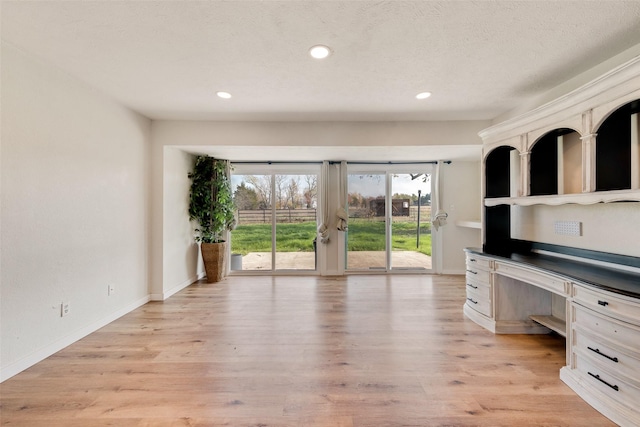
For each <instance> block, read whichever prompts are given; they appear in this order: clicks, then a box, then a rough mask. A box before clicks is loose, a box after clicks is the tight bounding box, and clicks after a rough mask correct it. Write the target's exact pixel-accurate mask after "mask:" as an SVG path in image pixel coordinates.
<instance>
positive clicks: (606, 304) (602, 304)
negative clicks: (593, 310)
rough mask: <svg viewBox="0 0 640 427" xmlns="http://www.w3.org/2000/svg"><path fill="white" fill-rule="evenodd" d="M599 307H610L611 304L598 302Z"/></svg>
mask: <svg viewBox="0 0 640 427" xmlns="http://www.w3.org/2000/svg"><path fill="white" fill-rule="evenodd" d="M598 305H601V306H603V307H606V306H608V305H609V303H608V302H606V301H602V300H598Z"/></svg>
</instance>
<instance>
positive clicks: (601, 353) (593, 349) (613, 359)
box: [587, 347, 618, 363]
mask: <svg viewBox="0 0 640 427" xmlns="http://www.w3.org/2000/svg"><path fill="white" fill-rule="evenodd" d="M587 348H588V349H589V350H591V351H593V352H594V353H596V354H599V355H600V356H602V357H606V358H607V359H609V360H611V361H612V362H616V363H618V358H617V357H611V356H608V355H606V354H604V353H603V352H601V351H600V349H599V348H591V347H587Z"/></svg>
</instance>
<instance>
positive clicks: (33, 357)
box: [0, 296, 150, 382]
mask: <svg viewBox="0 0 640 427" xmlns="http://www.w3.org/2000/svg"><path fill="white" fill-rule="evenodd" d="M149 301H150V298H149V296H145V297H143V298H140V299H139V300H137V301H135V302H133V303H132V304H129V305H127V306H125V307H123V308H121V309H120V310H118V311H116V312H113V313H111V314H110V315H108V316H107V317H104V318H102V319H100V320H98V321H96V322H93V323H92V324H90V325H88V326H85V327H84V328H82V329H80V330H78V331H76V332H73V333H71V334H69V335H67V336H66V337H64V338H61V339H59V340H57V341H55V342H53V343H51V344H49V345H47V346H46V347H44V348H42V349H40V350H38V351H36V352H34V353H32V354H30V355H29V356H27V357H24V358H22V359H20V360H17V361H15V362H13V363H11V364H10V365H8V366H4V367H2V368H1V369H0V382H3V381H5V380H7V379H9V378H11V377H13V376H14V375H17V374H19V373H20V372H22V371H24V370H25V369H27V368H30V367H31V366H33V365H35V364H36V363H38V362H41V361H43V360H44V359H46V358H47V357H49V356H51V355H52V354H55V353H57V352H58V351H60V350H62V349H63V348H65V347H67V346H69V345H71V344H73V343H74V342H76V341H79V340H81V339H82V338H84V337H86V336H87V335H89V334H91V333H92V332H95V331H97V330H98V329H100V328H102V327H103V326H106V325H108V324H109V323H111V322H113V321H114V320H116V319H118V318H120V317H122V316H124V315H125V314H127V313H129V312H131V311H133V310H135V309H136V308H138V307H140V306H143V305H145V304H146V303H148V302H149Z"/></svg>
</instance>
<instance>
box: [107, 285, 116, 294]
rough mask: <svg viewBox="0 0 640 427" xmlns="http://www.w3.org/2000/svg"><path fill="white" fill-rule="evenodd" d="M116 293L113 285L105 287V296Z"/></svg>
mask: <svg viewBox="0 0 640 427" xmlns="http://www.w3.org/2000/svg"><path fill="white" fill-rule="evenodd" d="M115 292H116V287H115V286H114V285H109V286H108V287H107V295H108V296H111V295H113V294H114V293H115Z"/></svg>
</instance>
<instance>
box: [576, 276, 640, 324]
mask: <svg viewBox="0 0 640 427" xmlns="http://www.w3.org/2000/svg"><path fill="white" fill-rule="evenodd" d="M573 300H574V301H575V302H577V303H578V304H580V305H583V306H585V307H589V308H592V309H593V310H595V311H597V312H599V313H603V314H606V315H607V316H612V317H615V318H618V319H621V320H625V321H627V322H630V323H634V324H636V325H640V303H638V302H636V301H634V300H632V299H631V298H629V299H625V298H624V297H623V296H621V295H616V294H613V293H611V292H606V291H602V290H599V289H592V288H586V287H584V286H580V285H576V286H574V287H573Z"/></svg>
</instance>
